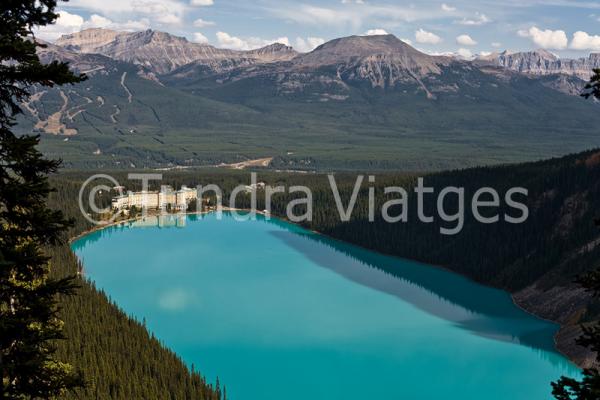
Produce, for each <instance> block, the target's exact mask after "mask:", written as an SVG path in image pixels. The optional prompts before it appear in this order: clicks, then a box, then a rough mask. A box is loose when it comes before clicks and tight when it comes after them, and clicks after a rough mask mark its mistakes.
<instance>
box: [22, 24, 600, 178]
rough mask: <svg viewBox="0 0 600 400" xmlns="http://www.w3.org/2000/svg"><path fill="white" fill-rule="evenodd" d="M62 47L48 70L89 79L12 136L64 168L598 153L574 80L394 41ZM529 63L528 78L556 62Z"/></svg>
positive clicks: (422, 161) (34, 104) (345, 163)
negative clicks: (31, 141) (308, 47)
mask: <svg viewBox="0 0 600 400" xmlns="http://www.w3.org/2000/svg"><path fill="white" fill-rule="evenodd" d="M57 43H58V44H60V46H59V45H57V44H49V45H48V47H47V48H45V49H40V51H39V54H40V56H41V58H42V60H43V61H44V62H49V61H52V60H62V61H67V62H69V63H70V64H71V66H72V67H73V68H74V69H76V70H78V71H80V72H86V73H87V74H88V76H89V77H90V79H89V80H87V81H86V82H83V83H81V84H77V85H74V86H65V87H60V88H52V89H43V90H42V89H40V90H39V91H37V92H35V94H34V96H33V97H32V99H31V101H29V102H28V103H26V104H24V105H23V108H24V110H25V114H24V116H23V120H22V121H21V124H20V125H19V129H21V130H22V131H23V132H31V131H34V132H38V133H42V134H43V136H42V137H43V139H42V149H43V150H44V151H45V152H46V154H48V155H50V156H52V157H60V158H63V159H64V160H65V165H68V166H73V167H94V168H97V167H108V166H113V167H114V166H124V165H125V166H136V167H157V166H162V167H169V166H181V165H186V166H189V165H215V164H216V165H218V164H221V163H236V162H242V161H247V160H252V159H263V158H273V162H272V164H271V165H272V166H273V167H275V168H281V169H407V170H408V169H410V170H433V169H446V168H461V167H466V166H474V165H481V164H494V163H507V162H513V161H527V160H531V159H538V158H543V157H550V156H557V155H562V154H564V153H565V152H575V151H579V150H584V149H587V148H590V147H594V146H600V137H599V136H598V135H597V126H599V125H600V114H599V113H598V112H597V104H595V103H594V102H592V101H585V100H584V99H581V98H580V97H579V96H573V95H576V94H578V93H579V91H580V90H581V87H582V86H583V85H584V83H585V81H584V80H582V79H581V78H579V77H577V76H574V75H566V74H561V73H552V74H550V73H548V74H541V73H538V74H533V73H524V72H522V71H520V70H512V69H509V68H506V67H505V66H504V64H502V65H499V64H498V63H497V62H495V61H494V59H495V58H494V57H489V58H488V59H487V60H476V61H467V60H460V59H456V58H453V57H449V56H431V55H428V54H424V53H422V52H420V51H418V50H416V49H414V48H413V47H411V46H409V45H408V44H406V43H404V42H402V41H401V40H399V39H398V38H396V37H395V36H393V35H379V36H351V37H346V38H340V39H335V40H332V41H330V42H327V43H325V44H323V45H321V46H319V47H317V48H316V49H315V50H314V51H312V52H310V53H305V54H298V53H297V52H295V51H294V50H293V49H292V48H291V47H289V46H285V45H283V44H272V45H269V46H266V47H263V48H261V49H256V50H252V51H233V50H223V49H217V48H215V47H212V46H209V45H205V44H197V43H190V42H188V41H187V40H186V39H184V38H180V37H176V36H173V35H170V34H168V33H163V32H155V31H144V32H135V33H129V32H116V31H109V30H100V29H95V30H86V31H83V32H80V33H77V34H73V35H67V36H64V37H63V38H61V39H60V40H59V41H58V42H57ZM538 53H539V54H538V55H537V56H532V57H531V59H530V62H529V65H530V66H531V68H530V69H532V68H533V66H534V65H537V64H540V65H541V63H542V61H541V60H544V63H546V62H547V63H549V64H548V65H550V64H551V63H556V62H557V60H556V58H555V57H554V56H552V55H551V54H549V53H543V52H538ZM535 57H537V58H538V59H539V62H537V61H534V60H535V59H536V58H535ZM513 59H514V58H513ZM190 60H192V61H191V62H190ZM502 60H504V59H502ZM536 63H537V64H536ZM506 65H511V66H514V65H515V63H512V64H510V63H508V64H506ZM520 65H523V63H521V64H520ZM544 65H546V64H544ZM513 68H516V67H513ZM549 71H551V69H549ZM566 94H569V95H566Z"/></svg>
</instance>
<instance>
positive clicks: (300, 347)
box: [73, 213, 578, 400]
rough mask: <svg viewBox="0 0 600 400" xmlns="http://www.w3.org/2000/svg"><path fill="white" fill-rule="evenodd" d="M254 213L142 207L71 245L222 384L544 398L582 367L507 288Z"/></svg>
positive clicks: (260, 391)
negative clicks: (146, 215)
mask: <svg viewBox="0 0 600 400" xmlns="http://www.w3.org/2000/svg"><path fill="white" fill-rule="evenodd" d="M258 218H259V219H258V221H254V222H236V221H235V220H234V219H233V218H232V217H231V216H230V215H228V214H227V213H225V215H224V219H223V221H217V219H216V217H215V215H214V214H209V215H202V216H189V217H188V218H187V223H185V222H184V223H183V224H182V223H181V222H182V221H181V220H177V219H170V220H169V219H165V220H162V221H161V220H160V219H150V220H145V221H141V222H140V223H128V224H123V225H120V226H115V227H111V228H108V229H105V230H102V231H98V232H95V233H93V234H91V235H88V236H86V237H85V238H82V239H81V240H79V241H77V242H75V243H74V244H73V248H74V250H75V251H76V253H77V255H78V256H79V257H80V258H81V259H82V260H83V262H84V264H85V267H86V271H87V272H88V273H89V276H90V277H91V278H93V279H94V281H95V283H96V285H97V287H99V288H101V289H103V290H105V291H106V292H107V293H108V294H109V295H110V296H111V298H112V299H113V300H114V301H116V302H117V304H119V306H121V307H122V308H123V309H124V310H126V312H128V313H130V314H132V315H134V316H135V317H137V318H139V319H141V318H145V319H146V321H147V327H148V329H150V330H151V331H152V332H153V333H154V334H155V335H156V336H157V337H158V338H159V339H160V340H161V341H163V342H164V343H165V344H166V345H167V346H169V347H170V348H172V349H173V350H174V351H175V352H177V354H179V355H180V356H181V357H182V358H183V359H184V360H185V361H186V362H187V363H189V364H190V365H191V364H192V363H193V364H195V365H197V366H200V370H201V371H202V372H203V373H204V374H205V375H206V376H207V377H208V379H209V380H212V381H214V379H215V378H216V376H217V375H218V376H219V377H220V378H221V381H222V382H226V383H227V392H228V395H230V396H228V398H232V399H248V400H259V399H260V400H267V399H273V400H280V399H282V398H285V399H286V400H305V399H306V398H311V399H324V400H325V399H326V400H332V399H343V400H359V399H360V400H362V399H371V398H377V399H394V400H397V399H407V400H439V399H442V398H443V399H448V400H481V399H486V400H521V399H522V400H530V399H534V398H535V399H550V398H551V395H550V385H549V383H550V382H551V381H552V380H556V379H557V378H558V377H560V376H561V375H571V376H575V377H576V376H577V375H578V371H577V369H576V368H574V366H573V365H572V364H570V363H569V362H568V361H567V360H566V359H565V358H564V357H562V356H560V355H559V354H557V353H556V352H555V351H554V349H553V345H552V336H553V334H554V332H555V331H556V330H557V326H556V325H555V324H552V323H549V322H546V321H542V320H540V319H537V318H534V317H532V316H531V315H529V314H527V313H525V312H524V311H522V310H520V309H519V308H517V307H516V306H515V305H514V304H513V303H512V301H511V298H510V296H509V295H508V294H507V293H505V292H502V291H499V290H495V289H491V288H488V287H484V286H482V285H478V284H476V283H474V282H472V281H469V280H468V279H466V278H464V277H462V276H459V275H457V274H454V273H451V272H449V271H446V270H442V269H439V268H435V267H431V266H428V265H424V264H420V263H416V262H411V261H407V260H403V259H399V258H394V257H388V256H385V255H382V254H378V253H374V252H371V251H368V250H365V249H361V248H358V247H356V246H353V245H350V244H346V243H343V242H339V241H335V240H332V239H329V238H327V237H324V236H322V235H318V234H315V233H312V232H309V231H306V230H304V229H302V228H300V227H298V226H295V225H291V224H288V223H286V222H283V221H279V220H271V221H266V220H265V219H264V218H263V217H260V216H259V217H258ZM184 226H185V229H177V227H184ZM148 227H155V228H154V229H148ZM161 228H171V229H161ZM432 382H435V385H432V384H431V383H432Z"/></svg>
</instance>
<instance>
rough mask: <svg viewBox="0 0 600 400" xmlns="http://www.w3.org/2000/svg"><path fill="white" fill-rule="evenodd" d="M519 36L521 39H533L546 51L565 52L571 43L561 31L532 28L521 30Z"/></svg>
mask: <svg viewBox="0 0 600 400" xmlns="http://www.w3.org/2000/svg"><path fill="white" fill-rule="evenodd" d="M518 34H519V36H521V37H524V38H529V39H531V41H533V43H535V44H536V45H537V46H539V47H542V48H544V49H555V50H563V49H566V48H567V44H568V42H569V40H568V39H567V34H566V33H565V31H561V30H556V31H553V30H550V29H546V30H541V29H538V28H537V27H535V26H532V27H531V28H529V29H528V30H520V31H519V32H518Z"/></svg>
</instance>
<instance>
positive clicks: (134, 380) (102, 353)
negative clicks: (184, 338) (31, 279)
mask: <svg viewBox="0 0 600 400" xmlns="http://www.w3.org/2000/svg"><path fill="white" fill-rule="evenodd" d="M56 183H58V182H56ZM60 187H61V190H60V191H59V192H58V193H55V194H54V195H53V196H52V197H51V200H50V205H51V207H52V208H67V209H70V207H69V206H68V205H72V204H77V203H76V200H73V197H71V195H72V192H71V191H70V190H75V189H76V187H77V185H76V184H72V185H69V184H68V182H66V181H64V182H60ZM67 199H68V200H67ZM65 205H66V207H65ZM69 213H70V214H71V215H76V213H73V210H72V209H70V212H69ZM76 226H77V228H75V229H74V230H73V232H76V231H78V230H81V229H82V228H84V227H86V226H87V225H86V224H85V223H83V221H82V219H79V221H78V222H77V225H76ZM49 255H50V256H51V257H52V272H53V275H54V276H56V277H59V276H60V277H63V276H73V275H78V279H77V283H78V285H79V286H80V287H79V289H78V290H77V292H76V294H75V295H74V296H69V297H63V298H62V299H61V302H60V303H61V311H60V314H61V317H62V318H63V320H64V322H65V325H64V334H65V336H66V338H67V339H66V340H60V341H59V342H58V343H57V344H58V350H59V351H58V355H59V357H60V359H61V360H64V361H66V362H69V363H70V364H71V365H73V366H74V367H75V368H76V369H77V370H79V372H81V373H82V375H83V378H84V381H85V386H84V387H83V388H81V389H77V390H76V391H75V392H69V394H68V395H66V396H64V398H65V399H97V400H117V399H121V400H132V399H194V400H200V399H202V400H220V399H223V398H224V397H223V396H224V392H223V391H222V388H221V387H220V385H219V383H218V381H217V382H206V381H205V380H204V378H203V377H202V376H201V375H200V372H198V371H194V370H191V371H190V370H189V369H188V367H187V366H186V365H185V364H184V363H183V362H182V361H181V359H180V358H179V357H178V356H177V355H176V354H174V353H173V352H171V351H170V350H168V349H167V348H166V347H165V346H164V345H163V344H162V343H160V342H159V341H158V340H157V339H156V338H154V337H153V336H152V335H151V334H149V333H148V331H147V330H146V329H145V327H144V324H143V321H136V320H133V319H132V318H130V317H128V316H127V315H125V313H124V312H122V311H121V310H120V309H119V307H118V306H117V305H116V304H114V303H113V302H112V301H111V300H110V298H109V297H107V295H105V294H104V293H103V292H101V291H98V290H97V289H96V288H95V287H94V285H93V284H92V283H90V282H89V281H87V280H86V279H85V277H83V276H82V275H80V271H81V265H80V264H79V263H78V261H77V259H76V257H75V255H74V254H73V253H72V252H71V250H70V249H69V247H68V246H63V247H55V248H52V249H49ZM125 256H126V255H125ZM132 284H135V283H134V282H132ZM223 390H224V389H223Z"/></svg>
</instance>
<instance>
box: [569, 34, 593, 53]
mask: <svg viewBox="0 0 600 400" xmlns="http://www.w3.org/2000/svg"><path fill="white" fill-rule="evenodd" d="M571 48H572V49H574V50H594V51H596V50H600V36H598V35H590V34H588V33H587V32H583V31H577V32H575V33H574V34H573V40H571Z"/></svg>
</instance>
